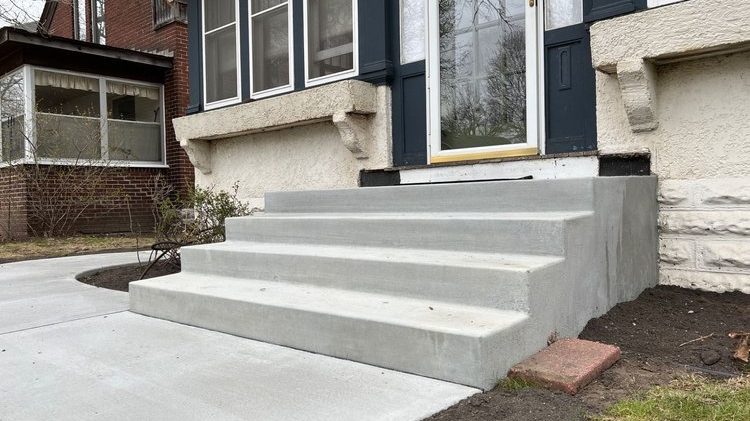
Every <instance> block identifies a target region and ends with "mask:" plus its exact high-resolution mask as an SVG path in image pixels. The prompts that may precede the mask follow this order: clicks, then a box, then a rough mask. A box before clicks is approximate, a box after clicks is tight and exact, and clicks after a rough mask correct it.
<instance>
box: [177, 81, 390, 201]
mask: <svg viewBox="0 0 750 421" xmlns="http://www.w3.org/2000/svg"><path fill="white" fill-rule="evenodd" d="M376 97H377V104H375V105H374V110H375V111H376V112H375V113H374V114H372V115H371V116H370V117H369V118H370V119H371V122H370V124H369V126H367V127H369V130H368V133H366V136H364V137H365V140H366V142H367V144H366V145H365V146H366V149H367V157H366V158H359V159H358V158H357V157H356V156H355V155H354V154H352V152H351V151H350V149H348V148H347V147H346V145H345V144H344V143H343V142H342V137H341V133H340V132H339V130H338V129H337V128H336V127H335V126H334V124H333V122H331V121H329V120H327V121H316V120H312V121H310V123H308V124H306V125H301V126H297V127H292V128H287V129H281V130H274V131H270V132H266V133H256V134H250V135H241V136H234V135H232V136H230V137H228V138H220V137H219V138H217V133H218V132H215V133H213V134H212V137H214V139H213V140H211V142H210V161H211V163H210V168H211V171H210V172H208V173H204V172H201V171H200V170H196V171H195V175H196V184H197V185H199V186H204V187H214V188H217V189H224V190H228V189H230V188H231V187H232V185H233V184H234V183H238V185H239V196H240V198H241V199H243V200H246V201H248V202H250V203H251V204H252V205H253V206H256V207H260V208H263V206H264V202H263V196H264V194H265V193H267V192H273V191H299V190H319V189H340V188H351V187H357V186H358V184H359V172H360V170H362V169H372V168H384V167H388V166H390V165H391V123H390V122H391V102H390V101H391V93H390V88H388V87H386V86H380V87H377V95H376ZM310 108H311V110H310V111H311V112H312V111H313V110H312V109H314V108H315V106H314V105H311V106H310ZM227 110H231V108H228V109H227ZM278 112H283V110H279V111H278ZM210 114H211V113H204V114H198V115H196V116H192V117H193V118H195V117H200V116H202V115H203V116H206V115H210ZM198 123H200V122H198V121H196V122H194V123H191V124H198ZM214 123H215V122H211V130H214V131H215V130H217V129H218V128H224V129H225V130H226V131H227V133H228V134H231V133H232V131H233V130H236V128H234V126H228V127H227V126H224V125H221V124H214ZM184 132H185V133H187V134H192V133H195V131H194V130H190V129H186V130H185V131H184ZM219 136H220V133H219Z"/></svg>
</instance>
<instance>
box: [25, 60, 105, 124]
mask: <svg viewBox="0 0 750 421" xmlns="http://www.w3.org/2000/svg"><path fill="white" fill-rule="evenodd" d="M34 77H35V86H36V88H35V89H36V91H35V92H36V109H37V111H39V112H42V113H52V114H63V115H72V116H90V117H99V115H100V112H99V80H97V79H92V78H88V77H83V76H77V75H70V74H64V73H53V72H45V71H41V70H37V71H36V72H35V73H34Z"/></svg>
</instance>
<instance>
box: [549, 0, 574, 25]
mask: <svg viewBox="0 0 750 421" xmlns="http://www.w3.org/2000/svg"><path fill="white" fill-rule="evenodd" d="M581 22H583V0H547V1H546V2H545V10H544V26H545V29H546V30H548V31H549V30H550V29H556V28H562V27H564V26H570V25H575V24H577V23H581Z"/></svg>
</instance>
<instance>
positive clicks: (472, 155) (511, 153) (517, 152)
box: [430, 148, 539, 164]
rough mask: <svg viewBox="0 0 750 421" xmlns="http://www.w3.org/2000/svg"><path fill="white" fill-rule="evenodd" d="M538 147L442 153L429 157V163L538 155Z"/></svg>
mask: <svg viewBox="0 0 750 421" xmlns="http://www.w3.org/2000/svg"><path fill="white" fill-rule="evenodd" d="M538 154H539V149H538V148H523V149H513V150H505V151H490V152H467V153H462V154H455V155H443V156H432V157H430V163H432V164H440V163H444V162H463V161H481V160H485V159H496V158H512V157H518V156H531V155H538Z"/></svg>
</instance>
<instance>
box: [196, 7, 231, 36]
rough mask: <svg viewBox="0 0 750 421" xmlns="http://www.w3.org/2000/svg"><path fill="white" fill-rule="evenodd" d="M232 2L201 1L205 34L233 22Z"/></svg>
mask: <svg viewBox="0 0 750 421" xmlns="http://www.w3.org/2000/svg"><path fill="white" fill-rule="evenodd" d="M234 2H235V0H203V4H204V6H203V7H204V13H205V25H206V27H205V31H206V32H208V31H210V30H212V29H216V28H220V27H222V26H224V25H228V24H230V23H232V22H234V20H235V10H234V6H235V3H234Z"/></svg>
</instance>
